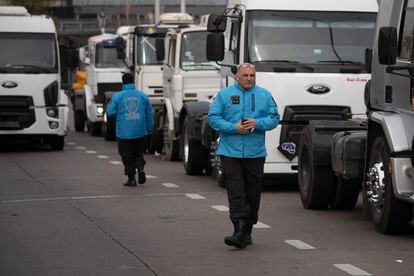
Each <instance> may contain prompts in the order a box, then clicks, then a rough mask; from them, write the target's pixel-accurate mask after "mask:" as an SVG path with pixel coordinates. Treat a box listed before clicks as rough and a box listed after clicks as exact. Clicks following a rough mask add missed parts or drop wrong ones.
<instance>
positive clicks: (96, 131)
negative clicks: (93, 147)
mask: <svg viewBox="0 0 414 276" xmlns="http://www.w3.org/2000/svg"><path fill="white" fill-rule="evenodd" d="M90 130H91V135H92V136H99V135H101V133H102V123H101V122H96V123H91V126H90Z"/></svg>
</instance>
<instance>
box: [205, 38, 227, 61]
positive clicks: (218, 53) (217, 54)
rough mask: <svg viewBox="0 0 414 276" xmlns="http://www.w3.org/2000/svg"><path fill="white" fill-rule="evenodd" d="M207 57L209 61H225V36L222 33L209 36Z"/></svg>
mask: <svg viewBox="0 0 414 276" xmlns="http://www.w3.org/2000/svg"><path fill="white" fill-rule="evenodd" d="M206 48H207V49H206V56H207V60H208V61H221V60H223V59H224V35H223V34H222V33H209V34H208V35H207V47H206Z"/></svg>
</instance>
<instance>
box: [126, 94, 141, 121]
mask: <svg viewBox="0 0 414 276" xmlns="http://www.w3.org/2000/svg"><path fill="white" fill-rule="evenodd" d="M125 106H126V109H127V113H126V114H125V119H126V120H138V119H139V113H138V107H139V99H138V98H137V97H127V98H126V99H125Z"/></svg>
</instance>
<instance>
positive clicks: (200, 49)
mask: <svg viewBox="0 0 414 276" xmlns="http://www.w3.org/2000/svg"><path fill="white" fill-rule="evenodd" d="M207 34H208V33H207V32H206V31H200V32H188V33H185V34H183V36H182V40H181V51H180V67H181V69H183V70H186V71H196V70H218V69H219V66H218V65H217V63H215V62H213V61H208V60H207V57H206V40H207Z"/></svg>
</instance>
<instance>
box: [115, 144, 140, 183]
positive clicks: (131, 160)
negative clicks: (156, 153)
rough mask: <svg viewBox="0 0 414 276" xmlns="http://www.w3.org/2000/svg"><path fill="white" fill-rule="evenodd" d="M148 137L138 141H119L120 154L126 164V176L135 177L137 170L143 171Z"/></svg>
mask: <svg viewBox="0 0 414 276" xmlns="http://www.w3.org/2000/svg"><path fill="white" fill-rule="evenodd" d="M145 146H146V137H142V138H137V139H118V152H119V155H121V158H122V163H123V164H124V172H125V175H129V176H133V175H135V173H136V170H138V171H143V170H144V166H145V160H144V152H145Z"/></svg>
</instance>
